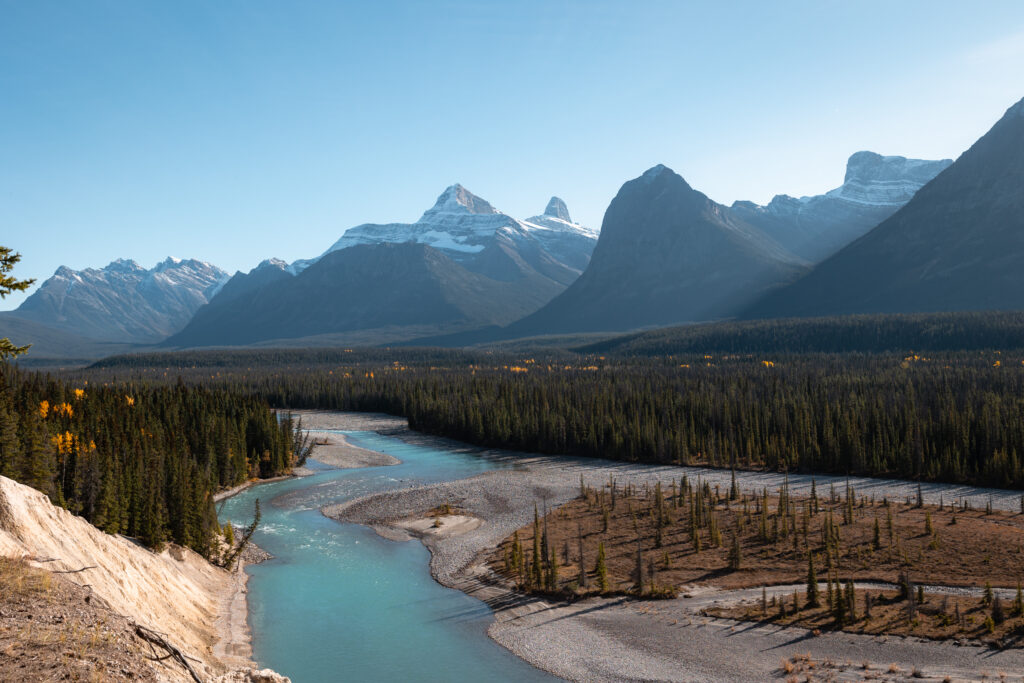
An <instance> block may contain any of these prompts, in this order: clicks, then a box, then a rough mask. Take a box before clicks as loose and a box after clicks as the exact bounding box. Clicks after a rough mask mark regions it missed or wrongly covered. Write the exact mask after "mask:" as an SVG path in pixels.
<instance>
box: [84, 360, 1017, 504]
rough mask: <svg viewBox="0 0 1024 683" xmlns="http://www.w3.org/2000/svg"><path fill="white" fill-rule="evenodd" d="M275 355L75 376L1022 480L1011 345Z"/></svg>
mask: <svg viewBox="0 0 1024 683" xmlns="http://www.w3.org/2000/svg"><path fill="white" fill-rule="evenodd" d="M273 355H274V357H275V358H276V359H277V361H278V363H277V364H276V365H269V364H260V363H259V359H260V352H256V353H253V352H244V353H241V354H238V356H237V357H235V359H234V361H232V354H230V353H225V352H214V353H213V354H212V355H207V354H194V355H183V356H179V357H178V358H177V361H178V362H177V363H176V364H174V365H171V364H170V363H171V361H172V357H170V356H168V355H162V356H160V357H159V361H160V363H159V365H158V366H156V367H148V368H147V367H145V365H146V357H135V358H125V359H123V361H116V360H111V361H109V362H108V363H107V364H106V365H105V367H102V368H96V369H94V370H91V371H89V373H88V374H86V375H84V376H93V377H100V378H102V377H111V376H114V374H115V373H116V374H119V375H122V376H127V375H131V376H134V377H137V378H140V379H143V380H146V381H149V380H152V379H159V378H161V377H164V376H170V377H173V376H175V375H177V374H181V375H182V376H183V378H184V380H185V381H186V382H188V383H192V382H195V383H203V384H211V385H212V386H219V387H225V388H231V389H234V390H239V391H252V392H253V393H255V394H256V395H257V396H259V397H261V398H263V399H265V400H267V401H268V402H269V403H270V404H271V405H274V406H276V407H288V408H325V409H342V410H359V411H381V412H387V413H392V414H395V415H404V416H407V417H408V418H409V424H410V426H412V427H413V428H415V429H419V430H422V431H425V432H429V433H433V434H438V435H443V436H448V437H452V438H456V439H461V440H464V441H468V442H471V443H475V444H479V445H484V446H496V447H502V448H512V449H520V450H525V451H534V452H541V453H560V454H571V455H585V456H593V457H602V458H610V459H616V460H627V461H641V462H652V463H690V464H697V463H700V464H709V465H713V466H719V467H730V466H736V467H743V468H769V469H787V470H799V471H820V472H834V473H851V474H863V475H873V476H896V477H904V478H920V479H925V480H942V481H953V482H970V483H977V484H986V485H992V486H1000V487H1020V486H1024V467H1022V463H1021V459H1020V456H1021V454H1022V453H1024V353H1022V352H1021V351H1010V350H1005V351H1000V350H989V351H984V352H982V351H971V352H940V353H936V354H928V355H925V354H921V355H915V354H913V353H912V352H911V353H900V354H895V353H881V354H870V355H867V354H859V353H848V354H726V355H721V354H711V353H707V354H693V353H690V354H684V355H676V356H671V357H669V356H663V357H637V358H618V359H615V358H612V357H611V356H608V357H605V356H597V355H586V356H575V357H573V358H572V359H571V360H569V359H567V357H566V356H565V355H558V356H555V357H551V358H542V357H539V356H538V357H533V358H518V359H515V358H513V357H511V356H507V355H503V356H499V355H497V354H494V355H490V354H487V353H483V352H480V353H472V354H466V355H464V356H461V357H460V356H459V354H457V353H452V352H437V351H434V350H428V351H425V352H420V351H414V350H406V351H400V352H399V351H386V350H382V349H376V350H372V351H366V352H359V351H353V352H351V353H339V354H334V355H332V354H325V359H326V358H329V360H326V362H323V363H320V364H316V363H314V362H311V361H312V360H313V359H312V358H311V357H310V355H309V354H299V355H297V356H296V362H294V363H289V362H287V358H288V356H287V354H283V355H282V352H273ZM382 356H383V357H382ZM212 358H217V359H219V360H220V362H221V363H220V365H219V366H218V367H216V369H215V368H214V367H212V366H211V364H210V361H211V360H212ZM154 360H155V359H154Z"/></svg>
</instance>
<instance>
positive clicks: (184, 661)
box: [135, 624, 203, 683]
mask: <svg viewBox="0 0 1024 683" xmlns="http://www.w3.org/2000/svg"><path fill="white" fill-rule="evenodd" d="M135 634H136V635H137V636H139V637H140V638H142V639H143V640H145V641H146V642H149V643H153V644H155V645H159V646H160V647H162V648H164V649H165V650H167V652H168V653H169V654H168V655H167V657H173V658H174V659H176V660H177V661H178V663H179V664H181V665H182V666H183V667H185V670H186V671H188V673H189V675H191V676H192V680H194V681H195V682H196V683H203V679H201V678H199V674H197V673H196V670H195V669H193V668H192V665H191V664H189V663H188V659H189V658H188V657H186V656H185V654H184V653H183V652H182V651H181V650H179V649H178V648H176V647H175V646H173V645H171V644H170V643H169V642H167V640H166V639H165V638H164V637H163V636H161V635H160V634H159V633H157V632H156V631H153V630H152V629H148V628H146V627H145V626H140V625H138V624H135ZM167 657H163V658H162V659H166V658H167ZM157 661H159V660H157Z"/></svg>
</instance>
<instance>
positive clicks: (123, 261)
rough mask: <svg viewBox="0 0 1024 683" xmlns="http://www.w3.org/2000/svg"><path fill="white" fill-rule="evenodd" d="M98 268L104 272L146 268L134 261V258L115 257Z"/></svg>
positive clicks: (124, 271) (127, 271)
mask: <svg viewBox="0 0 1024 683" xmlns="http://www.w3.org/2000/svg"><path fill="white" fill-rule="evenodd" d="M100 270H102V271H103V272H106V273H133V272H136V271H144V270H146V269H145V268H143V267H142V266H140V265H139V264H138V263H136V262H135V260H134V259H127V258H116V259H114V260H113V261H111V262H110V263H108V264H107V265H105V266H103V268H101V269H100Z"/></svg>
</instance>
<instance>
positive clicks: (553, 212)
mask: <svg viewBox="0 0 1024 683" xmlns="http://www.w3.org/2000/svg"><path fill="white" fill-rule="evenodd" d="M544 215H545V216H550V217H551V218H557V219H559V220H562V221H565V222H566V223H572V218H570V217H569V207H568V206H566V205H565V202H564V201H562V200H561V198H559V197H552V198H551V200H550V201H548V205H547V207H546V208H545V209H544Z"/></svg>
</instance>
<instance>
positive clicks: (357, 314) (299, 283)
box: [167, 185, 596, 346]
mask: <svg viewBox="0 0 1024 683" xmlns="http://www.w3.org/2000/svg"><path fill="white" fill-rule="evenodd" d="M595 243H596V234H595V233H594V232H593V231H591V230H588V229H587V228H584V227H582V226H580V225H578V224H576V223H573V222H572V220H571V219H570V218H569V213H568V209H566V207H565V204H564V202H562V201H561V200H560V199H557V198H553V199H552V200H551V202H549V204H548V209H547V211H546V212H545V214H544V215H542V216H537V217H534V218H531V219H529V220H527V221H521V220H517V219H515V218H512V217H511V216H508V215H507V214H504V213H501V212H500V211H498V210H497V209H495V208H494V207H492V206H491V205H490V204H489V203H488V202H486V201H485V200H483V199H481V198H480V197H477V196H476V195H474V194H472V193H471V192H469V191H468V190H466V189H465V188H464V187H462V186H461V185H452V186H451V187H449V188H447V189H446V190H445V191H444V192H443V193H442V194H441V196H440V197H439V198H438V200H437V202H436V203H435V204H434V206H433V207H431V208H430V209H429V210H428V211H426V212H425V213H424V214H423V217H422V218H420V220H418V221H417V222H415V223H411V224H405V223H392V224H387V225H377V224H364V225H360V226H357V227H355V228H351V229H349V230H348V231H347V232H346V233H345V234H344V235H343V236H342V238H341V239H340V240H338V242H337V243H335V244H334V245H333V246H332V247H331V248H330V249H328V250H327V252H325V253H324V255H323V256H321V257H319V258H318V259H311V260H308V261H302V262H298V263H296V264H292V265H291V266H288V265H287V264H285V263H284V262H282V261H276V260H271V261H265V262H264V263H262V264H260V266H259V267H257V268H255V269H253V270H252V271H250V272H249V273H246V274H242V273H238V274H236V275H235V276H234V277H233V278H232V279H231V280H230V281H229V282H228V283H227V284H226V285H224V287H223V290H222V291H221V292H220V294H219V295H218V296H216V297H214V298H213V300H212V301H211V302H210V303H209V304H208V305H206V306H204V307H203V308H201V309H200V310H199V311H198V312H197V313H196V315H195V317H194V318H193V320H192V321H191V322H190V323H189V325H188V326H187V327H186V328H185V329H184V330H182V331H181V333H180V334H178V335H175V336H174V337H173V338H171V339H169V340H168V341H167V343H168V344H169V345H175V346H219V345H245V344H253V343H258V342H261V341H266V340H270V339H295V338H305V337H309V336H322V335H332V334H338V333H346V332H353V331H366V330H377V329H379V330H382V331H383V330H386V334H383V333H382V334H383V336H382V337H381V338H382V339H383V338H387V339H388V340H390V339H394V338H403V336H404V337H405V338H408V337H409V336H414V335H418V334H422V333H423V332H424V331H425V330H429V331H432V332H433V331H441V332H443V331H449V330H458V329H465V328H467V327H473V326H478V325H487V324H506V323H508V322H511V321H512V320H515V319H517V318H519V317H522V316H523V315H526V314H527V313H530V312H532V311H535V310H537V309H538V308H540V307H541V306H542V305H544V304H545V303H547V302H548V301H550V300H551V299H552V298H553V297H554V296H556V295H557V294H558V293H559V292H561V291H563V290H564V289H565V287H566V286H567V285H569V284H570V283H571V282H573V281H574V280H575V279H576V278H577V277H579V274H580V268H582V267H585V266H586V263H587V262H588V261H589V258H590V253H591V251H592V250H593V246H594V244H595ZM406 327H408V328H410V331H409V333H408V334H403V332H402V331H401V329H402V328H406ZM412 328H416V329H415V330H413V329H412ZM367 338H368V339H371V338H372V337H367Z"/></svg>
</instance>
